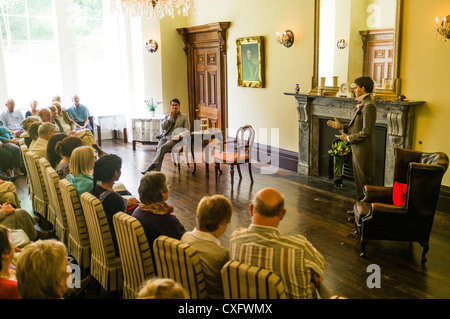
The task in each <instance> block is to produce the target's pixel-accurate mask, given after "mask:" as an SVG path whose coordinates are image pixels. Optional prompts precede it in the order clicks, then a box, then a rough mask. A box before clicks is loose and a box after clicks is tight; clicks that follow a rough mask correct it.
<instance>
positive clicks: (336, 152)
mask: <svg viewBox="0 0 450 319" xmlns="http://www.w3.org/2000/svg"><path fill="white" fill-rule="evenodd" d="M329 147H330V149H329V150H328V154H327V155H330V156H333V157H346V156H347V155H348V154H350V152H351V150H352V148H351V146H350V143H349V142H344V141H341V140H339V141H336V142H334V143H333V144H331V145H330V146H329Z"/></svg>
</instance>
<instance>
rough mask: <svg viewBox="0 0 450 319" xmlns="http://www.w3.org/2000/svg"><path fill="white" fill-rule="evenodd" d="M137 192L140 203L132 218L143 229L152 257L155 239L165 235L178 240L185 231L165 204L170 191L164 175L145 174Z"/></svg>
mask: <svg viewBox="0 0 450 319" xmlns="http://www.w3.org/2000/svg"><path fill="white" fill-rule="evenodd" d="M138 192H139V200H140V202H141V203H140V204H139V207H138V208H136V210H135V211H134V212H133V214H132V216H133V217H135V218H136V219H137V220H138V221H139V222H140V223H141V225H142V227H143V228H144V232H145V235H146V236H147V240H148V244H149V246H150V250H151V251H152V257H153V241H154V240H155V239H156V238H157V237H159V236H161V235H166V236H168V237H172V238H175V239H178V240H180V239H181V236H183V234H184V233H185V232H186V230H185V228H184V226H183V225H182V224H181V223H180V221H179V220H178V218H176V217H175V215H174V214H173V210H174V208H173V206H171V205H169V204H167V203H166V201H167V200H168V199H169V195H170V190H169V183H168V182H167V180H166V175H164V173H161V172H150V173H147V174H145V175H144V176H143V177H142V179H141V183H140V185H139V188H138Z"/></svg>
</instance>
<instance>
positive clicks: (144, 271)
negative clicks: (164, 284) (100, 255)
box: [113, 212, 155, 299]
mask: <svg viewBox="0 0 450 319" xmlns="http://www.w3.org/2000/svg"><path fill="white" fill-rule="evenodd" d="M113 223H114V228H115V230H116V236H117V243H118V246H119V253H120V260H121V262H122V269H123V277H124V279H123V297H124V299H135V298H136V296H137V294H138V292H139V288H140V287H141V285H142V284H143V283H144V282H145V281H146V280H147V279H150V278H152V277H154V276H155V270H154V268H153V261H152V253H151V251H150V247H149V245H148V241H147V237H146V235H145V232H144V228H142V225H141V223H140V222H139V221H138V220H137V219H136V218H134V217H132V216H130V215H128V214H126V213H123V212H118V213H116V214H115V215H114V216H113Z"/></svg>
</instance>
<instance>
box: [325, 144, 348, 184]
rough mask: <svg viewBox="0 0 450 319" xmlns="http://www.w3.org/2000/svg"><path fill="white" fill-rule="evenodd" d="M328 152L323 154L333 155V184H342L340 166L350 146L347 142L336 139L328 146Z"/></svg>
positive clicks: (342, 164)
mask: <svg viewBox="0 0 450 319" xmlns="http://www.w3.org/2000/svg"><path fill="white" fill-rule="evenodd" d="M329 148H330V149H329V150H328V153H327V154H325V155H324V156H333V166H334V167H333V175H334V184H335V185H336V186H339V187H341V186H342V167H343V166H344V159H345V158H346V157H347V155H348V154H350V152H351V150H352V148H351V146H350V143H349V142H344V141H341V140H339V141H336V142H333V143H332V144H331V145H330V146H329Z"/></svg>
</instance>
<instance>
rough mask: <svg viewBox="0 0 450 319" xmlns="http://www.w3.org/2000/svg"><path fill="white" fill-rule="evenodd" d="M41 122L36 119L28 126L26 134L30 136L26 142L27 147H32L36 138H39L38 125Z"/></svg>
mask: <svg viewBox="0 0 450 319" xmlns="http://www.w3.org/2000/svg"><path fill="white" fill-rule="evenodd" d="M42 124H43V123H42V122H41V121H40V120H38V121H37V122H33V123H31V124H30V125H29V126H28V135H29V136H30V138H31V142H30V144H28V145H27V146H28V149H30V148H32V147H33V145H34V144H35V143H36V141H37V139H38V138H39V127H40V126H41V125H42Z"/></svg>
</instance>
